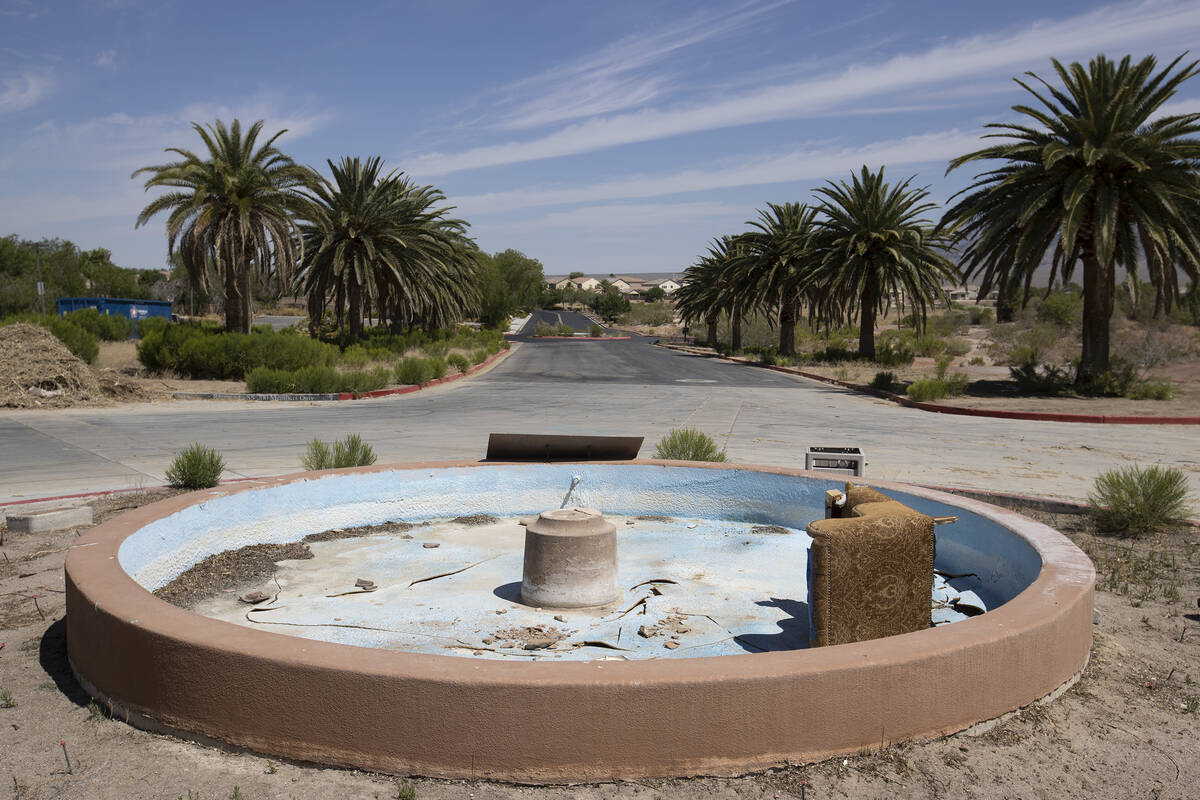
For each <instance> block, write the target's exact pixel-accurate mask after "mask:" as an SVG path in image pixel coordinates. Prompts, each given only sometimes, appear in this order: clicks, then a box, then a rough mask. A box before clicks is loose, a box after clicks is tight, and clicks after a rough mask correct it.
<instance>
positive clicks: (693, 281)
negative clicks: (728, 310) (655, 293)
mask: <svg viewBox="0 0 1200 800" xmlns="http://www.w3.org/2000/svg"><path fill="white" fill-rule="evenodd" d="M725 269H726V265H725V264H724V263H723V262H721V261H720V260H717V259H714V258H712V257H711V253H710V254H709V255H704V256H701V257H700V258H698V259H697V260H696V263H694V264H692V265H691V266H690V267H688V268H687V269H685V270H684V271H683V277H682V278H681V279H680V281H679V283H680V286H679V288H678V289H677V290H676V291H675V310H676V312H678V314H679V318H680V319H682V320H683V321H684V322H685V323H692V322H700V321H703V322H704V325H705V329H706V330H705V341H706V342H707V343H708V344H709V345H710V346H711V345H713V344H715V343H716V341H717V323H718V322H719V321H720V319H721V312H722V311H723V310H724V306H725V303H726V300H725V298H724V297H723V296H722V272H723V271H724V270H725Z"/></svg>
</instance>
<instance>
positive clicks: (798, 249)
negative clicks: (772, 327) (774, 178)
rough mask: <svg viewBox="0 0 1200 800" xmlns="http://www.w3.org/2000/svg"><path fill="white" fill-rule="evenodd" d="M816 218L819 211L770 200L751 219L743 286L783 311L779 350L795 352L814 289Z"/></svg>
mask: <svg viewBox="0 0 1200 800" xmlns="http://www.w3.org/2000/svg"><path fill="white" fill-rule="evenodd" d="M815 219H816V210H815V209H813V208H810V207H809V206H806V205H804V204H802V203H783V204H775V203H768V204H767V208H766V210H761V209H760V210H759V212H758V219H757V220H754V221H752V222H750V223H749V224H750V226H751V230H750V231H749V232H747V233H746V234H745V243H746V251H745V257H744V258H743V259H741V260H740V261H739V262H738V264H737V266H736V278H735V281H736V283H737V284H738V286H739V291H741V292H742V293H744V294H746V295H748V296H751V297H755V298H757V299H758V300H759V301H760V302H761V303H762V304H763V305H765V306H767V307H769V308H773V309H775V310H776V311H777V312H778V314H779V352H780V353H782V354H784V355H793V354H795V352H796V323H797V321H798V320H799V319H800V306H801V302H802V301H803V300H804V299H805V298H806V297H807V296H808V294H809V293H811V292H812V291H814V283H813V275H814V268H815V266H816V260H815V259H814V257H813V251H812V244H811V242H812V235H813V231H814V230H815V227H814V220H815ZM811 303H812V301H811V300H810V306H811Z"/></svg>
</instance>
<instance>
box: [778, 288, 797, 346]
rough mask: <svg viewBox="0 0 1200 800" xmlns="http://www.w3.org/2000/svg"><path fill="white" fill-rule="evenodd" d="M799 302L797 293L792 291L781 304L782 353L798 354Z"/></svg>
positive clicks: (780, 331)
mask: <svg viewBox="0 0 1200 800" xmlns="http://www.w3.org/2000/svg"><path fill="white" fill-rule="evenodd" d="M799 304H800V303H799V300H798V298H797V297H796V295H795V293H790V294H788V296H787V297H785V298H784V300H783V303H782V304H780V306H779V354H780V355H783V356H794V355H796V317H797V316H799V314H798V312H799V308H798V306H799Z"/></svg>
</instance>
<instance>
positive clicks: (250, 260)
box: [132, 119, 316, 333]
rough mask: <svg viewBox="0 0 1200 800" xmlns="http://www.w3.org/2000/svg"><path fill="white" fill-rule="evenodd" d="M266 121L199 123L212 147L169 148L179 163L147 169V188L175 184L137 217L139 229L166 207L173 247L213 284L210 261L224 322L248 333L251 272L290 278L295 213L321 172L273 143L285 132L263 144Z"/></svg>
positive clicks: (198, 280)
mask: <svg viewBox="0 0 1200 800" xmlns="http://www.w3.org/2000/svg"><path fill="white" fill-rule="evenodd" d="M262 126H263V122H262V120H259V121H258V122H255V123H254V124H253V125H251V126H250V128H249V130H247V131H246V135H245V136H243V135H242V126H241V123H240V122H239V121H238V120H236V119H235V120H234V121H233V125H231V126H230V127H228V128H226V127H225V123H223V122H222V121H221V120H217V122H216V124H213V125H200V124H198V123H193V124H192V128H193V129H194V130H195V131H196V133H198V134H199V135H200V139H201V140H202V141H203V142H204V146H205V148H206V149H207V151H208V152H207V158H201V157H200V156H198V155H196V154H195V153H192V152H190V151H188V150H184V149H181V148H177V147H170V148H167V152H169V153H176V154H178V155H179V156H180V157H181V160H179V161H173V162H171V163H169V164H160V165H158V166H151V167H143V168H141V169H139V170H137V171H136V172H134V173H133V176H132V177H135V178H136V177H137V176H138V175H140V174H142V173H143V172H146V173H150V177H149V179H148V180H147V181H146V184H145V188H146V189H147V190H149V189H151V188H157V187H170V188H171V189H173V190H174V191H170V192H168V193H166V194H163V195H160V196H159V197H157V198H155V199H154V200H153V201H151V202H150V204H149V205H147V206H146V207H145V208H143V209H142V213H141V214H139V215H138V218H137V222H136V224H135V225H134V227H135V228H138V227H141V226H142V225H144V224H146V223H147V222H149V221H150V218H151V217H153V216H155V215H156V214H158V213H159V212H161V211H169V212H170V214H169V216H168V217H167V251H168V253H169V254H170V255H172V256H173V255H175V253H176V248H177V247H178V253H179V256H180V260H181V261H182V263H183V266H184V267H185V268H186V270H187V272H188V274H189V276H191V278H192V281H193V283H194V284H195V285H197V286H200V287H203V288H205V289H207V274H208V269H209V267H210V266H211V267H212V268H214V269H215V270H216V272H217V274H218V275H219V276H220V277H221V280H222V283H223V284H224V290H225V327H226V329H228V330H231V331H239V332H242V333H248V332H249V331H250V320H251V311H250V300H251V296H250V295H251V291H250V286H251V273H252V272H254V271H255V270H257V271H258V274H259V277H260V278H261V279H263V280H264V281H265V280H274V281H276V282H278V283H279V284H280V285H286V284H288V283H290V282H291V279H292V275H293V273H294V271H295V268H296V264H297V262H298V259H299V255H300V253H301V248H302V245H301V242H300V236H299V228H298V226H297V223H296V221H295V218H294V214H295V213H296V212H297V211H298V210H299V209H300V208H301V207H302V206H303V205H304V202H305V198H304V194H303V190H304V189H305V188H307V187H309V186H311V185H312V184H313V182H314V180H315V178H316V176H315V175H314V173H313V172H312V171H311V170H309V169H308V168H307V167H302V166H299V165H298V164H296V163H295V162H293V161H292V160H291V159H290V158H288V157H287V156H286V155H284V154H283V153H281V152H280V151H279V150H278V149H276V147H275V140H276V139H278V138H279V137H280V136H282V135H283V134H284V133H285V132H286V131H279V133H276V134H275V135H274V136H272V137H271V138H270V139H268V140H267V141H266V142H264V143H262V144H259V143H258V136H259V133H260V132H261V131H262Z"/></svg>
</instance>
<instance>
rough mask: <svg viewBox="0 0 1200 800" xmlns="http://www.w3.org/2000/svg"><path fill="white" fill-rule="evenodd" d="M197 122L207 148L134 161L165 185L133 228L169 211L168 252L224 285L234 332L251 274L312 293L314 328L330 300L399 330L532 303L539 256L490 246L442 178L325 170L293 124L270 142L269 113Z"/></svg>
mask: <svg viewBox="0 0 1200 800" xmlns="http://www.w3.org/2000/svg"><path fill="white" fill-rule="evenodd" d="M192 127H193V129H194V130H195V131H196V133H197V134H198V135H199V136H200V139H201V141H202V143H203V145H204V149H203V150H202V151H200V152H199V153H195V152H192V151H190V150H186V149H183V148H168V150H167V152H169V153H174V154H175V155H176V156H178V159H177V160H175V161H171V162H169V163H165V164H160V165H153V166H147V167H143V168H142V169H139V170H137V171H136V172H134V173H133V177H135V178H136V177H138V176H139V175H146V176H147V178H146V181H145V188H146V189H147V190H151V189H167V190H168V191H166V192H165V193H163V194H161V195H159V196H158V197H156V198H155V199H154V200H152V201H151V202H150V203H149V204H148V205H147V206H146V207H145V208H144V209H142V211H141V213H140V214H139V215H138V218H137V222H136V224H135V227H141V226H142V225H145V224H147V223H148V222H149V221H150V220H151V219H153V218H154V217H156V216H158V215H160V214H165V215H166V232H167V248H168V252H169V255H170V257H171V258H172V259H175V260H177V261H178V262H179V263H180V264H181V265H182V267H183V268H184V270H185V271H186V273H187V275H188V277H189V281H190V282H191V283H192V285H193V287H195V288H196V289H199V290H202V291H205V292H207V291H209V290H210V289H216V288H219V290H220V293H221V295H222V296H223V298H224V315H225V327H226V328H227V329H228V330H230V331H236V332H242V333H245V332H248V331H249V330H250V324H251V319H252V295H253V287H254V286H270V285H274V286H275V287H276V289H277V290H278V291H279V292H284V291H286V290H299V291H301V292H303V294H305V295H306V298H307V305H308V315H309V325H310V332H312V333H313V334H314V335H315V334H316V333H317V331H318V330H319V328H320V327H321V325H322V323H323V321H324V320H325V318H326V314H327V313H328V314H329V315H331V317H332V320H331V322H332V325H333V327H334V328H335V329H336V330H338V331H339V332H342V333H344V334H345V335H347V336H349V337H350V338H358V337H361V336H362V334H363V330H364V326H365V324H366V322H367V321H368V320H374V321H376V322H377V323H379V324H384V325H388V326H390V327H391V328H393V329H394V330H405V329H409V328H413V327H422V328H425V329H426V330H434V329H437V328H444V327H447V326H449V325H451V324H453V323H454V322H456V321H458V320H461V319H465V318H469V317H475V316H481V317H483V318H484V321H485V322H489V323H492V324H496V323H499V322H500V321H502V320H503V319H504V318H506V317H507V316H508V315H509V314H510V313H512V312H513V311H515V310H517V309H518V308H520V307H526V306H528V305H531V304H532V301H531V300H529V290H528V286H529V285H530V283H531V282H533V283H534V285H535V286H536V287H540V286H541V281H542V277H541V271H542V270H541V264H540V263H538V262H537V261H536V260H534V259H530V258H528V257H526V256H525V255H524V254H522V253H518V252H516V251H505V252H504V253H497V254H496V255H495V256H489V255H487V254H486V253H483V252H482V251H480V250H479V248H478V247H477V246H476V244H475V242H474V241H473V240H472V239H471V238H470V237H469V236H468V235H467V230H468V228H469V224H468V223H467V222H466V221H465V220H461V219H458V218H456V217H454V216H452V212H453V210H454V209H453V207H451V206H448V205H446V204H445V201H446V198H445V195H443V194H442V192H441V191H439V190H438V189H436V188H435V187H433V186H427V185H420V184H417V183H416V182H414V181H412V180H411V179H410V178H409V177H408V176H406V175H405V174H404V173H403V172H401V171H399V170H385V168H384V165H383V161H382V159H380V158H367V159H361V158H358V157H344V158H342V159H341V160H339V161H336V162H335V161H333V160H332V159H330V160H328V161H327V162H326V164H327V167H328V172H329V176H328V177H326V176H323V175H321V174H319V173H318V172H317V171H316V170H314V169H313V168H311V167H307V166H303V165H301V164H297V163H296V162H295V161H293V160H292V159H291V158H290V157H289V156H287V155H286V154H285V153H283V152H282V151H281V150H280V149H279V148H278V147H276V144H275V143H276V140H278V139H279V137H280V136H281V135H283V134H284V133H285V132H286V131H279V132H278V133H276V134H274V135H273V136H270V137H269V138H266V139H265V140H262V141H260V137H261V134H262V127H263V122H262V121H261V120H260V121H258V122H255V123H254V124H252V125H251V126H250V127H249V128H247V129H246V130H245V131H243V129H242V126H241V123H240V121H239V120H236V119H235V120H234V121H233V123H232V124H231V125H228V126H227V125H226V124H225V123H224V122H222V121H221V120H217V121H216V122H215V123H212V124H206V125H201V124H199V123H193V125H192ZM534 274H536V281H534V279H533V278H532V277H531V276H532V275H534ZM213 283H219V287H215V286H212V284H213ZM534 297H536V289H535V290H534Z"/></svg>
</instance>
